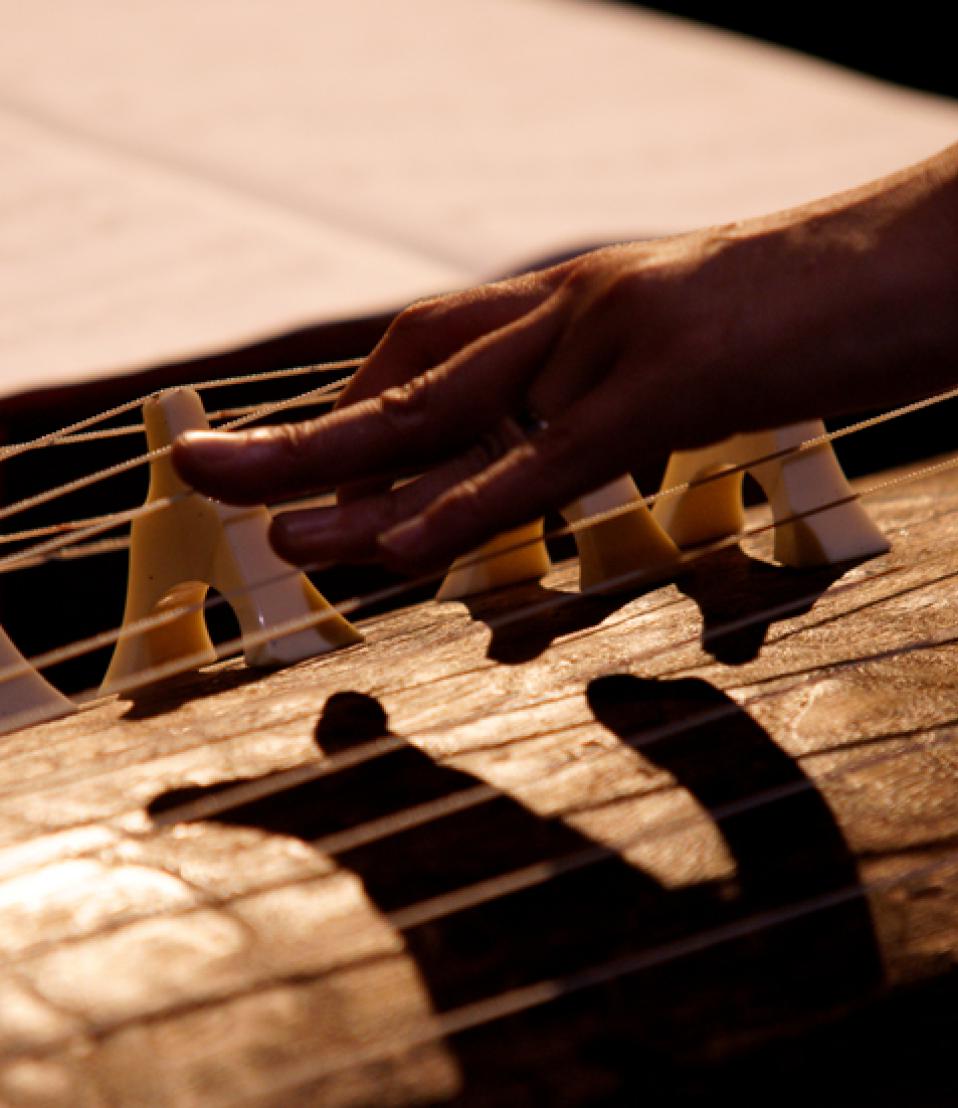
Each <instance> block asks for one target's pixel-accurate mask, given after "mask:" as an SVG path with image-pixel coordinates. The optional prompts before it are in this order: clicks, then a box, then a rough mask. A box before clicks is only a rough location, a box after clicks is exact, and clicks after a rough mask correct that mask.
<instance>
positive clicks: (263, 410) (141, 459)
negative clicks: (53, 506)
mask: <svg viewBox="0 0 958 1108" xmlns="http://www.w3.org/2000/svg"><path fill="white" fill-rule="evenodd" d="M357 362H358V360H356V359H354V360H351V361H350V362H345V363H327V365H326V366H323V367H322V368H324V369H326V368H331V367H335V366H340V367H342V366H345V365H355V364H357ZM315 370H316V367H313V366H307V367H299V368H298V369H296V370H279V371H276V373H275V374H272V375H265V376H263V375H261V376H255V375H254V376H253V377H252V378H223V379H221V380H219V381H214V382H208V383H207V385H206V386H204V387H206V388H212V387H218V386H223V385H229V384H237V383H241V382H245V381H248V380H251V379H252V380H268V379H269V378H270V376H277V377H282V376H291V375H293V374H296V373H304V372H315ZM341 384H342V379H340V380H337V381H335V382H331V383H329V384H328V385H325V386H320V387H319V388H317V389H312V390H309V391H308V392H306V393H302V394H299V395H298V396H296V397H292V398H289V399H288V400H284V401H275V402H271V403H267V404H264V405H262V406H260V407H257V408H255V409H254V410H252V411H248V412H247V414H246V415H243V416H241V417H239V418H237V419H234V420H232V421H231V422H229V423H226V424H224V425H223V426H222V427H221V428H220V430H233V429H236V428H239V427H241V426H244V425H246V424H248V423H252V422H254V421H255V420H256V419H259V418H262V417H263V416H266V415H270V414H272V413H274V412H277V411H280V410H285V409H287V408H292V407H295V406H297V405H299V404H301V403H303V402H304V401H308V399H309V398H311V397H319V396H323V395H328V394H329V393H331V391H332V390H333V389H335V388H337V387H339V386H340V385H341ZM955 396H958V387H955V388H953V389H949V390H947V391H945V392H941V393H936V394H935V395H934V396H931V397H927V398H925V399H923V400H918V401H914V402H913V403H911V404H905V405H902V406H900V407H898V408H893V409H891V410H889V411H887V412H883V413H881V414H879V415H876V416H872V417H870V418H868V419H864V420H860V421H859V422H857V423H854V424H851V425H849V426H848V427H844V428H840V429H839V430H836V431H826V432H825V433H824V434H822V435H817V436H815V437H813V438H811V439H807V440H805V441H803V442H801V443H798V444H797V445H796V446H792V447H785V448H783V449H781V450H777V451H773V452H772V453H769V454H764V455H762V456H760V457H758V458H753V459H751V460H749V461H746V462H742V463H740V464H737V465H733V466H728V467H726V468H725V469H723V470H721V471H720V472H718V473H713V474H708V475H705V476H702V477H697V478H695V479H693V480H691V481H688V482H684V483H682V484H679V485H673V486H672V487H671V488H668V489H660V490H659V491H658V492H656V493H651V494H649V495H648V496H644V497H641V498H640V499H639V500H637V501H634V502H633V503H632V504H631V505H630V506H628V507H626V506H623V507H622V508H612V509H608V510H607V511H606V512H600V513H596V514H595V515H593V516H590V517H589V518H587V519H583V520H580V521H578V522H577V523H575V524H573V525H571V526H570V529H569V530H568V531H563V532H562V533H575V532H576V531H579V530H583V529H585V528H588V527H591V526H594V525H595V524H597V523H601V522H605V521H606V520H608V519H614V518H616V516H617V515H620V514H625V513H627V512H628V511H629V510H630V507H635V506H636V504H638V503H641V504H644V505H646V506H651V505H653V504H654V503H655V502H656V501H657V500H659V499H662V498H665V497H669V496H676V495H678V494H680V493H683V492H686V491H688V490H689V489H692V488H697V487H699V486H700V485H705V484H708V483H709V482H710V481H715V480H720V479H721V478H723V477H729V476H732V475H734V474H736V473H739V472H744V471H745V470H747V469H750V468H752V467H753V466H756V465H761V464H763V463H766V462H770V461H776V460H782V459H785V458H787V457H790V456H792V455H796V454H800V453H802V452H804V451H807V450H810V449H813V448H814V447H816V446H821V445H824V444H826V443H829V442H832V441H834V440H836V439H839V438H845V437H847V436H849V435H851V434H856V433H857V432H859V431H862V430H866V429H868V428H871V427H876V426H878V425H879V424H882V423H887V422H889V421H890V420H893V419H898V418H900V417H901V416H904V415H909V414H911V413H913V412H916V411H920V410H921V409H923V408H928V407H930V406H932V405H935V404H940V403H944V402H945V401H947V400H950V399H952V398H954V397H955ZM144 399H146V398H144ZM116 410H117V409H111V410H110V413H107V414H105V415H101V416H98V417H91V419H100V418H106V417H107V415H108V414H112V413H114V412H115V411H116ZM86 422H87V423H88V422H89V421H86ZM76 426H79V425H78V424H73V425H71V428H72V427H76ZM71 428H65V429H62V430H61V431H59V432H52V433H51V435H50V436H45V437H44V440H33V442H34V443H39V442H41V441H43V442H45V441H46V440H47V439H55V438H56V437H57V436H62V434H65V433H66V432H67V431H69V430H70V429H71ZM19 445H26V446H28V445H29V444H19ZM8 449H9V450H15V449H16V446H12V447H10V448H8ZM169 450H170V447H162V448H160V449H159V450H156V451H152V452H150V453H147V454H143V455H139V456H138V457H136V458H133V459H130V460H129V461H127V462H121V463H119V464H118V465H115V466H111V467H109V468H107V469H103V470H100V471H98V472H97V473H94V474H90V475H88V476H87V477H83V478H79V479H78V480H77V481H74V482H70V483H68V484H66V485H61V486H58V487H56V488H54V489H51V490H47V492H45V493H40V494H37V495H36V496H34V497H29V498H27V499H25V500H21V501H19V502H17V503H15V504H12V505H9V506H7V507H5V508H0V519H5V518H8V517H9V516H11V515H14V514H16V513H18V512H21V511H25V510H26V509H28V508H32V507H37V506H39V505H40V504H44V503H48V502H49V501H51V500H53V499H56V498H57V497H60V496H64V495H67V494H68V493H70V492H75V491H78V490H79V489H81V488H86V487H89V486H91V485H94V484H96V483H98V482H100V481H103V480H107V479H108V478H110V477H113V476H116V475H117V474H119V473H123V472H126V471H128V470H130V469H134V468H136V467H137V466H139V465H141V464H145V463H149V462H151V461H153V460H155V459H157V458H160V457H164V456H165V455H166V454H167V453H169ZM4 456H5V455H3V454H2V453H0V460H2V459H3V457H4ZM836 503H837V502H836ZM132 518H135V517H132ZM125 521H126V520H124V522H125ZM2 541H5V540H4V537H3V536H2V535H0V542H2ZM6 541H10V540H9V539H7V540H6ZM65 545H66V544H65Z"/></svg>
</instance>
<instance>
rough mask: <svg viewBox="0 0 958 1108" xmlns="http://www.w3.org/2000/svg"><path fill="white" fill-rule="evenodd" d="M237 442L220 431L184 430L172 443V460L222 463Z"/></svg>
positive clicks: (230, 454) (202, 463) (229, 456)
mask: <svg viewBox="0 0 958 1108" xmlns="http://www.w3.org/2000/svg"><path fill="white" fill-rule="evenodd" d="M237 445H238V443H237V442H236V439H235V437H234V436H232V435H228V434H225V433H224V432H222V431H184V432H183V434H182V435H180V436H179V438H178V439H177V440H176V442H175V443H174V444H173V457H174V461H186V460H188V461H190V462H194V463H199V464H200V465H201V466H205V465H213V466H215V465H222V463H223V462H225V461H227V459H229V458H231V457H232V456H233V453H234V451H235V450H236V447H237Z"/></svg>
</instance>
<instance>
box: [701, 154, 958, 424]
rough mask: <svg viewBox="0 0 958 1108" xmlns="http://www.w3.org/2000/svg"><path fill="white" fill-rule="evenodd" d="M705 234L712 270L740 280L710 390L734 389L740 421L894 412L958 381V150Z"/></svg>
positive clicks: (774, 421)
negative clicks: (718, 377) (715, 385)
mask: <svg viewBox="0 0 958 1108" xmlns="http://www.w3.org/2000/svg"><path fill="white" fill-rule="evenodd" d="M706 234H707V235H709V236H713V244H712V246H711V249H712V250H714V262H712V263H709V264H710V265H711V264H714V265H716V266H717V267H720V268H721V269H722V270H723V271H724V272H726V273H727V274H730V275H731V276H732V279H733V280H739V281H740V282H741V287H740V288H739V289H738V290H737V299H738V307H737V308H732V307H730V305H729V301H728V300H725V305H724V312H725V316H724V318H723V319H722V321H721V322H722V327H723V328H724V333H725V335H726V336H728V341H729V342H730V345H731V349H730V350H728V351H725V352H724V353H723V354H721V355H720V356H719V357H718V359H717V360H716V363H715V367H714V372H716V373H719V372H720V373H723V374H725V375H726V376H727V380H726V381H725V382H724V383H723V384H722V386H720V389H719V391H720V393H721V394H722V395H724V396H728V397H731V394H732V392H733V391H734V392H735V394H736V395H737V397H738V400H737V402H736V404H735V405H734V407H733V409H732V411H733V417H732V418H734V419H735V420H736V421H737V422H740V423H741V424H742V427H740V428H737V429H746V428H756V427H767V426H774V425H776V424H782V423H787V422H794V421H795V420H797V419H801V418H807V417H812V416H833V415H840V414H843V413H846V412H849V411H854V410H863V409H868V408H877V407H882V406H891V405H895V404H900V403H904V402H906V401H908V400H911V399H914V398H916V397H917V396H921V395H929V394H931V393H933V392H936V391H939V390H941V389H944V388H946V387H948V386H949V385H951V384H953V383H955V381H956V380H958V146H954V147H951V148H950V149H948V150H946V151H945V152H943V153H942V154H940V155H938V156H936V157H935V158H932V159H930V160H929V161H927V162H924V163H922V164H921V165H919V166H916V167H912V168H910V169H907V170H904V171H902V172H901V173H898V174H895V175H894V176H892V177H890V178H886V179H884V180H883V181H879V182H875V183H873V184H870V185H868V186H865V187H863V188H861V189H857V190H855V191H853V192H850V193H846V194H842V195H840V196H837V197H832V198H829V199H828V200H824V201H821V202H817V203H815V204H812V205H808V206H807V207H804V208H800V209H796V210H794V211H790V212H784V213H780V214H777V215H773V216H767V217H764V218H762V219H759V220H755V221H749V222H747V223H744V224H741V225H735V226H732V227H727V228H718V229H716V230H714V231H713V232H706ZM730 255H738V257H737V259H735V261H734V264H732V263H733V258H732V257H730ZM723 256H724V257H723ZM718 310H723V309H721V308H719V309H718Z"/></svg>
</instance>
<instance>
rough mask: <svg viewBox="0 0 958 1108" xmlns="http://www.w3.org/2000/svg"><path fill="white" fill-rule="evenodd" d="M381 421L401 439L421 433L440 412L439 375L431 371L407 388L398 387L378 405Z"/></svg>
mask: <svg viewBox="0 0 958 1108" xmlns="http://www.w3.org/2000/svg"><path fill="white" fill-rule="evenodd" d="M377 405H378V410H379V415H380V418H381V419H382V420H383V421H384V422H385V424H386V426H387V427H388V428H389V429H390V430H391V431H393V432H395V433H396V435H398V436H404V437H405V436H409V435H413V434H416V433H417V432H419V431H421V430H422V429H423V428H424V427H427V426H428V425H429V423H430V422H431V419H432V416H433V413H434V411H435V409H436V403H435V374H434V373H433V372H431V371H428V372H426V373H424V374H422V375H421V376H419V377H416V378H414V379H413V380H412V381H408V382H407V383H406V384H404V385H394V386H393V387H392V388H389V389H386V391H385V392H383V393H381V394H380V396H379V399H378V401H377Z"/></svg>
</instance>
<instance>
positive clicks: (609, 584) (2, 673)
mask: <svg viewBox="0 0 958 1108" xmlns="http://www.w3.org/2000/svg"><path fill="white" fill-rule="evenodd" d="M956 467H958V456H955V457H954V458H952V459H949V460H948V461H947V462H942V463H938V464H937V465H935V466H932V467H925V469H924V470H921V471H918V472H917V473H915V474H912V473H908V474H904V475H901V476H900V477H899V478H891V479H889V481H886V482H884V483H883V484H882V486H881V487H882V488H887V487H890V486H891V485H894V484H901V483H904V481H905V480H915V479H917V477H918V476H922V475H924V474H925V473H926V472H935V471H938V470H940V469H943V468H956ZM869 491H870V490H866V492H865V493H864V494H863V495H868V492H869ZM186 495H191V494H183V493H181V494H177V495H176V496H174V497H164V498H162V499H159V500H155V501H151V502H150V503H149V504H147V505H144V506H143V507H142V508H137V509H131V510H130V512H129V513H119V515H121V516H124V515H129V514H132V513H133V512H137V513H140V514H141V515H143V514H148V513H154V512H158V511H161V510H163V509H164V508H166V507H167V506H168V505H169V504H171V503H173V502H174V501H175V500H179V499H182V498H183V497H185V496H186ZM853 499H858V497H856V496H851V497H841V498H840V499H837V500H833V501H829V502H828V503H827V504H824V505H822V506H820V507H818V508H815V509H810V510H808V511H806V512H802V513H796V514H794V515H792V516H790V517H787V518H784V519H782V520H779V521H778V524H776V523H775V522H774V521H772V522H771V523H766V524H761V525H759V526H756V527H754V528H750V529H746V530H745V531H743V532H739V533H736V534H734V535H730V536H727V537H726V538H724V539H721V540H719V541H717V542H715V543H710V544H708V545H707V546H704V547H699V548H697V549H696V550H694V551H692V552H688V553H682V554H680V556H679V558H678V559H677V561H676V563H675V568H676V569H677V568H679V567H683V566H686V565H689V564H691V563H693V562H695V561H698V560H699V559H701V558H703V557H706V556H707V555H709V554H712V553H715V552H716V551H717V550H721V549H725V548H727V547H729V546H731V545H734V544H736V543H738V542H739V541H741V540H742V539H743V538H750V537H753V536H755V535H758V534H762V533H764V532H766V531H769V530H773V529H774V528H775V527H776V526H782V525H784V524H786V523H791V522H795V521H796V520H799V519H805V518H808V517H810V516H813V515H817V514H819V513H820V512H824V511H828V510H830V509H831V508H834V507H836V506H837V505H839V504H844V503H847V502H848V501H849V500H853ZM627 507H631V506H627ZM614 511H615V512H616V513H617V514H620V513H621V509H615V510H614ZM600 515H601V518H603V519H605V518H608V516H609V513H608V512H602V513H600ZM586 522H588V521H586ZM114 525H115V524H114V522H113V521H112V519H111V520H107V521H105V522H102V523H99V524H94V525H91V526H90V527H88V528H86V529H84V530H83V531H78V532H74V533H73V534H72V535H70V536H68V538H69V539H74V540H75V539H77V537H78V536H79V537H82V538H88V537H91V536H92V535H95V534H98V533H100V532H102V531H104V530H109V529H110V528H111V527H112V526H114ZM574 527H575V528H578V527H579V525H578V524H576V525H568V524H567V525H565V526H563V527H561V528H559V529H557V530H556V531H555V532H553V533H552V536H551V537H556V536H559V535H567V534H571V533H572V531H573V528H574ZM533 541H536V542H537V541H539V540H538V539H536V540H533ZM60 542H61V540H59V539H52V540H50V541H49V542H48V543H46V544H41V546H40V547H33V548H30V551H24V552H21V553H18V554H12V555H7V556H6V557H5V558H0V573H2V572H4V570H5V568H6V567H7V566H9V565H10V564H11V563H19V562H22V561H23V560H24V559H25V557H26V556H27V555H28V554H34V555H35V552H36V551H38V550H39V551H41V552H45V551H46V550H47V549H49V548H51V547H54V546H56V548H57V549H59V545H58V544H59V543H60ZM528 544H529V540H522V541H519V542H517V543H516V544H515V546H514V547H508V548H506V549H508V550H512V549H522V548H524V547H525V546H527V545H528ZM501 553H502V551H497V556H500V555H501ZM481 560H483V557H482V556H477V557H476V558H475V559H474V561H476V562H479V561H481ZM307 568H314V569H315V568H318V567H316V566H313V567H307ZM299 572H300V570H298V569H290V570H287V571H284V572H283V573H281V574H276V575H273V576H271V577H270V578H269V579H268V580H265V581H260V582H255V583H254V587H255V585H265V584H274V583H276V582H279V581H283V580H287V579H291V578H293V577H295V576H297V575H298V574H299ZM444 575H445V571H444V570H443V571H436V572H434V573H429V574H423V575H421V576H419V577H416V578H413V579H412V581H410V582H405V581H404V582H402V583H400V584H397V585H390V586H387V587H385V588H383V589H379V590H376V591H374V592H372V593H368V594H367V595H366V596H360V597H354V598H352V599H351V600H347V601H344V602H343V603H341V604H340V605H338V606H337V607H335V608H330V609H329V610H327V611H320V612H311V613H309V614H308V615H304V616H299V617H296V618H295V619H291V620H287V621H284V622H283V623H280V624H278V625H277V626H276V627H273V628H269V629H265V630H261V631H257V632H254V633H253V634H251V635H247V636H245V637H243V636H240V637H238V638H235V639H231V640H229V641H228V642H226V643H224V644H221V646H220V647H218V648H217V657H216V660H217V661H222V660H224V659H225V658H227V657H230V656H232V655H233V654H236V653H238V652H239V651H240V650H242V649H244V648H245V647H255V646H258V645H261V644H263V643H267V642H269V641H271V640H272V639H276V638H279V637H281V636H283V635H285V634H290V633H293V632H295V631H302V630H306V629H308V628H310V627H316V626H318V625H319V624H321V623H324V622H326V621H328V620H330V619H334V618H335V617H336V616H337V615H342V616H348V615H352V614H353V613H354V612H356V611H358V610H360V609H361V608H362V607H364V606H368V605H369V604H372V603H379V602H382V601H391V600H395V599H400V598H402V597H403V596H404V595H406V594H408V593H409V592H410V591H411V590H412V589H414V588H417V587H421V586H424V585H427V584H432V583H435V582H438V581H440V580H442V578H443V576H444ZM659 577H660V573H659V572H649V571H647V570H641V569H640V570H632V571H629V572H627V573H624V574H619V575H618V576H616V577H614V578H610V579H609V580H608V581H605V582H603V583H602V585H601V586H596V587H593V588H592V589H583V590H581V591H580V593H579V594H578V595H579V596H583V595H590V594H591V593H592V592H596V593H602V592H607V591H610V590H614V589H617V588H620V587H624V586H626V585H638V584H641V583H643V582H647V581H652V580H656V579H659ZM230 595H232V594H230ZM219 603H223V600H222V599H221V598H220V597H218V596H217V597H213V598H212V599H208V598H204V600H203V601H201V602H198V603H196V604H189V605H185V604H184V605H178V606H177V607H175V608H170V609H169V610H167V611H164V612H161V613H158V614H157V615H151V616H145V617H144V618H143V619H141V620H137V621H136V623H135V624H131V625H129V628H128V630H130V631H147V630H151V629H153V628H155V627H162V626H164V625H166V624H168V623H170V622H172V621H173V620H176V619H178V618H180V617H181V616H183V615H185V614H187V613H189V612H194V611H198V610H205V609H206V608H208V607H212V606H214V605H215V604H219ZM540 603H542V602H540ZM550 603H554V602H551V601H550ZM512 618H513V619H516V618H519V616H517V615H513V616H512ZM123 633H124V628H123V627H122V626H121V627H117V628H114V629H112V630H109V631H104V632H101V633H100V634H99V635H95V636H93V637H92V638H88V639H81V640H78V641H77V642H75V643H71V644H70V645H68V646H65V647H61V648H58V649H56V650H53V651H49V652H47V653H46V654H44V655H37V656H35V657H33V658H30V659H27V660H26V662H24V663H15V664H13V665H10V666H7V667H4V668H3V669H0V684H2V683H3V682H4V681H8V680H12V679H13V678H14V677H16V676H19V675H21V674H23V673H26V672H28V671H29V669H30V668H31V666H32V667H35V668H43V667H46V666H51V665H55V664H57V663H58V662H61V661H68V660H72V659H74V658H77V657H81V656H82V655H84V654H86V653H89V652H90V651H91V650H96V649H99V648H101V647H103V646H108V645H110V643H113V642H116V641H117V640H118V639H119V638H120V636H121V635H122V634H123ZM200 659H201V656H200V655H199V654H197V655H191V656H189V657H187V658H181V659H174V660H173V661H170V662H166V663H164V664H162V665H160V666H156V667H153V668H151V669H149V670H146V671H144V672H143V673H141V674H137V675H135V676H133V677H130V678H128V679H127V680H126V681H124V682H121V683H118V684H117V685H116V692H118V693H122V692H124V691H126V690H127V689H133V688H138V687H141V686H142V685H145V684H149V683H150V682H152V681H156V680H161V679H163V678H165V677H169V676H172V675H174V674H176V673H182V672H186V671H187V670H189V669H194V668H196V666H197V664H198V663H199V661H200Z"/></svg>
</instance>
